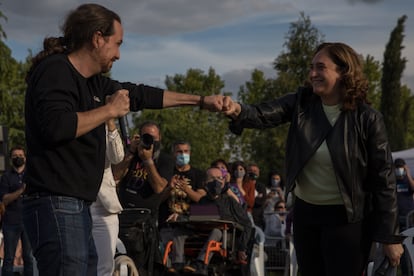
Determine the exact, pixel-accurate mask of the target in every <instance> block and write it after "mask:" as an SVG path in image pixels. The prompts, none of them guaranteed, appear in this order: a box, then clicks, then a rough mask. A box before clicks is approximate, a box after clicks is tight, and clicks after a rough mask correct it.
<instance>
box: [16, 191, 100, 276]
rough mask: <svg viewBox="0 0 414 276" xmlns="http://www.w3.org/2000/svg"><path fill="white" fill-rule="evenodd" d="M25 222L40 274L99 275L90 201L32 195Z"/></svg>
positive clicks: (26, 207)
mask: <svg viewBox="0 0 414 276" xmlns="http://www.w3.org/2000/svg"><path fill="white" fill-rule="evenodd" d="M23 205H24V208H23V221H24V226H25V228H26V231H27V234H28V236H29V239H30V242H31V245H32V248H33V255H34V256H35V258H36V261H37V266H38V270H39V275H42V276H44V275H51V276H52V275H53V276H58V275H59V276H63V275H70V276H73V275H77V276H78V275H79V276H86V275H88V276H89V275H91V276H92V275H93V276H96V275H97V271H96V270H97V260H98V257H97V254H96V249H95V244H94V241H93V238H92V219H91V215H90V211H89V205H90V204H89V203H87V202H85V201H84V200H80V199H77V198H73V197H66V196H51V195H46V196H43V195H38V194H35V195H30V196H27V197H26V198H25V199H24V201H23Z"/></svg>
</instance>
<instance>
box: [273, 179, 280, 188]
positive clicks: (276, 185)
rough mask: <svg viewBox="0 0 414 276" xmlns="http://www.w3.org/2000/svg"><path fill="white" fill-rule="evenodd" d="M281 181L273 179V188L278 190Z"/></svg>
mask: <svg viewBox="0 0 414 276" xmlns="http://www.w3.org/2000/svg"><path fill="white" fill-rule="evenodd" d="M279 184H280V180H276V179H272V187H273V188H277V187H279Z"/></svg>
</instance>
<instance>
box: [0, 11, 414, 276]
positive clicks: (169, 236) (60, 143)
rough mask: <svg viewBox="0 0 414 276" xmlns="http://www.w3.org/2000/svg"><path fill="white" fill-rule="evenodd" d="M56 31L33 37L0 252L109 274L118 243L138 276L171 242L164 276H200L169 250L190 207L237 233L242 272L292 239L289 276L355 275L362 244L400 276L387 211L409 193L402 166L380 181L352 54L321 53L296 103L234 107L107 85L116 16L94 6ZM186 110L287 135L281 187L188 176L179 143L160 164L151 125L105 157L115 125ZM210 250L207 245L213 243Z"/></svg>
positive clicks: (328, 48) (116, 45) (235, 174)
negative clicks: (275, 238)
mask: <svg viewBox="0 0 414 276" xmlns="http://www.w3.org/2000/svg"><path fill="white" fill-rule="evenodd" d="M61 30H62V36H60V37H46V38H45V40H44V43H43V50H41V51H40V52H39V53H38V54H36V55H35V56H34V57H33V59H32V66H31V68H30V70H29V72H28V74H27V77H26V81H27V87H28V88H27V91H26V98H25V123H26V125H25V128H26V129H25V135H26V146H27V156H21V152H19V151H17V152H16V151H15V152H14V153H13V154H14V155H12V160H14V161H13V162H15V163H14V167H13V168H14V171H13V172H12V173H10V175H7V176H6V175H4V176H3V177H2V180H1V181H2V184H3V183H6V184H7V181H8V179H10V180H11V181H12V182H11V183H12V185H13V188H10V190H7V189H6V190H5V191H3V195H2V198H3V202H4V203H5V204H6V205H7V206H6V213H5V217H7V213H8V210H7V208H8V207H9V208H10V209H12V208H14V207H16V208H15V210H17V208H20V206H21V208H20V210H21V209H22V220H21V221H20V222H19V223H18V225H16V224H15V223H14V222H13V219H10V220H9V219H6V221H5V222H6V224H5V225H4V227H3V229H4V230H5V238H7V239H9V241H13V244H9V245H10V247H9V245H7V246H8V247H9V249H11V250H13V248H14V243H15V240H16V235H15V234H16V233H18V232H20V233H21V234H22V235H24V234H27V236H28V240H30V245H31V248H30V249H31V251H32V253H33V255H34V257H35V259H36V264H37V268H38V270H39V274H40V275H42V276H43V275H53V276H56V275H69V274H73V275H98V274H99V275H108V273H110V271H111V270H112V269H113V261H112V259H113V258H112V256H113V255H114V253H115V252H114V240H115V239H116V237H117V235H118V236H119V237H120V238H121V239H122V240H123V242H124V243H125V246H126V248H127V250H128V255H129V256H131V257H132V258H133V260H134V262H135V264H136V266H137V267H138V268H139V270H140V275H159V274H162V273H163V272H164V270H165V267H164V266H163V262H162V256H161V252H160V250H159V246H158V245H159V244H163V243H165V241H167V240H173V241H174V248H173V253H172V262H173V264H172V266H171V267H170V268H171V271H170V272H171V273H177V272H179V271H181V270H185V271H189V272H200V270H201V272H205V269H206V268H205V267H203V266H202V265H200V263H197V262H196V263H192V262H189V260H186V256H185V254H184V252H185V251H184V250H183V246H185V241H186V239H187V238H188V237H189V236H190V235H191V234H192V233H191V231H190V232H189V231H188V229H184V228H182V227H176V226H175V224H174V222H176V221H185V220H187V219H188V216H189V214H190V213H191V208H190V207H189V206H191V204H201V203H202V201H204V200H208V201H209V202H210V204H215V206H217V208H218V211H219V214H220V216H221V217H223V218H227V219H232V220H235V221H237V222H240V223H241V224H242V225H243V226H244V228H243V231H241V233H240V237H239V239H238V245H237V261H238V262H239V263H240V266H241V267H242V266H243V265H245V264H246V263H249V261H250V257H251V256H249V254H250V252H251V251H250V250H249V246H251V242H252V241H253V243H263V242H264V241H265V240H266V235H281V236H283V235H292V237H293V241H294V245H295V250H296V256H297V261H298V265H299V270H300V273H301V275H302V276H313V275H318V276H319V275H337V276H341V275H344V276H350V275H354V276H360V275H362V273H363V271H364V269H365V266H366V263H367V260H368V258H369V253H370V249H371V246H372V243H373V242H378V243H380V244H381V245H382V247H383V251H384V255H385V256H386V258H387V260H388V262H389V264H390V266H391V267H396V266H397V265H399V263H400V258H401V255H402V254H403V247H402V245H401V243H402V241H403V240H404V237H402V236H401V235H399V226H400V227H404V225H399V222H400V224H401V223H402V222H403V220H402V217H403V214H404V213H400V214H399V213H398V211H397V210H398V204H399V203H401V202H402V201H403V200H407V199H410V200H411V199H412V194H411V190H410V189H412V186H413V179H412V178H411V176H410V175H409V170H408V167H406V166H404V164H402V163H401V162H400V163H399V164H395V167H396V168H397V170H395V171H394V164H393V160H392V155H391V150H390V145H389V142H388V137H387V132H386V128H385V124H384V120H383V118H382V115H381V114H380V112H378V111H376V110H374V109H373V108H372V107H371V106H370V105H369V101H368V100H367V93H368V81H367V79H366V78H365V77H364V75H363V70H362V63H361V60H360V57H359V55H358V54H357V53H356V52H355V50H354V49H352V48H351V47H349V46H348V45H346V44H344V43H341V42H332V43H330V42H329V43H322V44H321V45H319V46H318V47H317V49H316V50H315V53H314V56H313V58H312V61H311V63H310V68H309V77H308V80H306V81H305V83H304V84H303V86H301V87H299V88H298V89H297V91H296V92H293V93H287V94H285V95H284V96H282V97H280V98H277V99H273V100H271V101H269V102H263V103H258V104H250V105H248V104H241V103H237V102H235V101H233V100H232V99H231V97H229V96H223V95H209V96H200V95H194V94H185V93H179V92H174V91H168V90H163V89H160V88H156V87H151V86H147V85H143V84H140V85H136V84H133V83H130V82H119V81H116V80H113V79H111V78H109V77H107V76H106V75H105V73H108V72H109V71H110V69H111V67H112V65H113V63H114V62H115V61H116V60H118V59H119V58H120V46H121V44H122V42H123V27H122V23H121V18H120V16H119V15H118V14H116V13H115V12H113V11H111V10H109V9H107V8H105V7H103V6H101V5H99V4H82V5H80V6H78V7H77V8H76V9H75V10H73V11H71V12H70V13H69V14H68V16H67V17H66V20H65V22H64V24H63V26H62V28H61ZM287 92H288V91H287ZM188 105H192V106H199V107H200V109H206V110H209V111H211V112H220V113H222V114H223V115H225V116H223V118H225V119H227V120H230V126H229V129H230V131H231V132H233V133H235V134H241V133H242V132H243V129H245V128H256V129H263V128H272V127H277V126H279V125H281V124H284V123H290V127H289V132H288V137H287V143H286V156H287V157H288V158H286V160H285V170H284V175H283V176H282V175H280V174H279V173H278V172H277V171H275V172H272V173H271V175H270V176H269V184H268V185H267V187H266V186H264V185H260V183H258V182H257V179H258V177H259V175H260V168H259V167H258V166H257V165H256V164H247V165H246V163H245V161H248V160H231V162H230V163H228V162H227V161H230V160H222V159H217V160H212V165H211V168H209V169H208V170H207V171H206V172H202V171H200V170H199V169H197V168H193V167H192V166H191V165H190V159H191V144H190V143H189V142H188V141H177V143H176V144H174V148H173V149H172V155H171V156H170V155H169V154H167V153H166V152H165V151H161V143H162V135H161V133H160V127H159V126H158V124H157V123H156V122H146V123H145V124H143V125H142V126H140V129H139V133H137V134H136V135H135V136H134V137H133V138H132V140H131V142H130V145H129V147H128V148H127V149H126V150H124V151H123V150H121V149H120V147H119V136H118V133H117V131H116V129H115V128H114V124H113V120H114V119H116V118H119V117H122V116H124V115H126V114H127V113H129V112H130V111H132V112H136V111H139V110H142V109H162V108H168V107H177V106H188ZM117 141H118V145H116V143H117ZM195 154H196V153H195ZM22 159H23V160H24V162H23V163H24V165H25V166H24V172H22V170H21V169H20V168H21V162H22ZM174 159H175V160H174ZM396 161H397V160H396ZM19 164H20V165H19ZM401 165H402V168H403V169H402V170H401ZM274 169H278V168H274ZM9 176H10V177H9ZM115 183H117V184H115ZM6 184H5V185H6ZM7 185H9V184H7ZM23 191H24V192H23ZM114 191H117V196H118V197H119V202H117V200H115V198H116V197H114V196H112V198H114V201H111V200H110V201H109V202H108V196H109V197H111V195H114ZM403 198H404V199H403ZM14 199H16V200H15V202H13V203H11V202H12V201H13V200H14ZM398 200H400V202H398ZM404 202H405V201H404ZM409 205H410V204H408V203H407V202H405V203H404V206H400V210H402V211H403V212H406V208H409ZM121 210H123V211H121ZM127 210H136V211H137V212H127ZM138 210H140V211H138ZM143 210H145V211H143ZM119 211H121V213H120V215H119V216H117V213H118V212H119ZM293 211H294V212H293ZM118 219H119V221H118ZM137 220H140V223H138V224H137V223H135V222H136V221H137ZM8 222H10V225H9V224H8ZM22 225H24V226H22ZM269 225H273V226H270V227H269ZM289 225H293V228H292V227H291V226H289ZM106 229H107V232H105V231H106ZM292 229H293V231H292ZM9 230H11V231H9ZM12 232H13V234H14V236H13V235H12ZM117 233H119V234H117ZM309 237H311V238H309ZM211 239H215V240H218V239H220V233H218V232H217V231H212V233H211ZM97 241H99V243H100V244H99V245H98V246H99V253H98V250H97V247H98V246H97ZM102 243H104V244H102ZM5 245H6V239H5ZM148 249H150V251H149V253H148ZM101 250H104V251H105V252H101ZM109 251H111V252H109ZM10 254H11V251H7V256H8V257H10V256H11V255H10ZM202 258H203V257H202V256H201V255H200V256H199V258H198V259H199V260H201V259H202ZM103 260H108V261H103ZM7 264H10V259H8V260H7V262H6V267H9V265H7ZM27 264H28V265H27V268H28V269H30V261H29V260H28V261H27ZM203 264H204V265H205V264H206V263H205V262H204V263H203ZM4 270H6V268H4ZM7 270H9V268H7ZM247 270H248V269H247ZM104 271H106V272H104ZM250 272H251V271H250V270H248V271H246V273H247V274H248V273H250ZM252 273H255V272H254V271H253V272H252Z"/></svg>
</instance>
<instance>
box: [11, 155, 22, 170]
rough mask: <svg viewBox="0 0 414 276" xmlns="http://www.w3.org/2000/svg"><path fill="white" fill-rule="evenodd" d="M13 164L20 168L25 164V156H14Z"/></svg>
mask: <svg viewBox="0 0 414 276" xmlns="http://www.w3.org/2000/svg"><path fill="white" fill-rule="evenodd" d="M12 164H13V166H14V167H16V168H19V167H21V166H23V165H24V158H23V157H14V158H13V159H12Z"/></svg>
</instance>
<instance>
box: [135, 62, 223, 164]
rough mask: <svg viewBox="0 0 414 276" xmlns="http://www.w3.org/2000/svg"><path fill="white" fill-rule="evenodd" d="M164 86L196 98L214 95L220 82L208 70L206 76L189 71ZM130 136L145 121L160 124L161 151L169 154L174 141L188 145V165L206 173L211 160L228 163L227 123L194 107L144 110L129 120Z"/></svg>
mask: <svg viewBox="0 0 414 276" xmlns="http://www.w3.org/2000/svg"><path fill="white" fill-rule="evenodd" d="M165 84H166V87H167V89H168V90H172V91H180V92H183V93H189V94H198V95H217V94H220V93H221V90H222V89H223V87H224V82H223V81H222V80H221V79H220V77H219V76H218V75H216V73H215V71H214V69H212V68H210V69H209V71H208V73H207V74H204V72H203V71H202V70H198V69H189V70H188V71H187V73H186V74H185V75H179V74H177V75H175V76H172V77H170V76H167V77H166V80H165ZM133 120H134V125H135V126H136V127H135V129H133V130H132V131H133V132H136V131H137V127H139V125H140V124H141V123H142V122H144V121H146V120H152V121H155V122H157V123H158V124H160V127H161V135H162V145H163V151H165V152H168V153H171V149H172V145H173V143H174V142H175V141H177V140H184V141H188V142H190V143H191V151H192V154H191V164H192V165H193V166H194V167H197V168H200V169H207V168H208V167H209V165H210V163H211V161H213V160H214V159H217V158H223V159H226V160H228V158H229V157H230V149H229V147H228V145H229V144H228V142H227V136H226V134H228V126H227V120H224V119H223V115H221V114H219V113H211V112H208V111H199V110H198V107H180V108H168V109H163V110H144V111H142V113H141V114H137V115H135V116H134V118H133Z"/></svg>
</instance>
